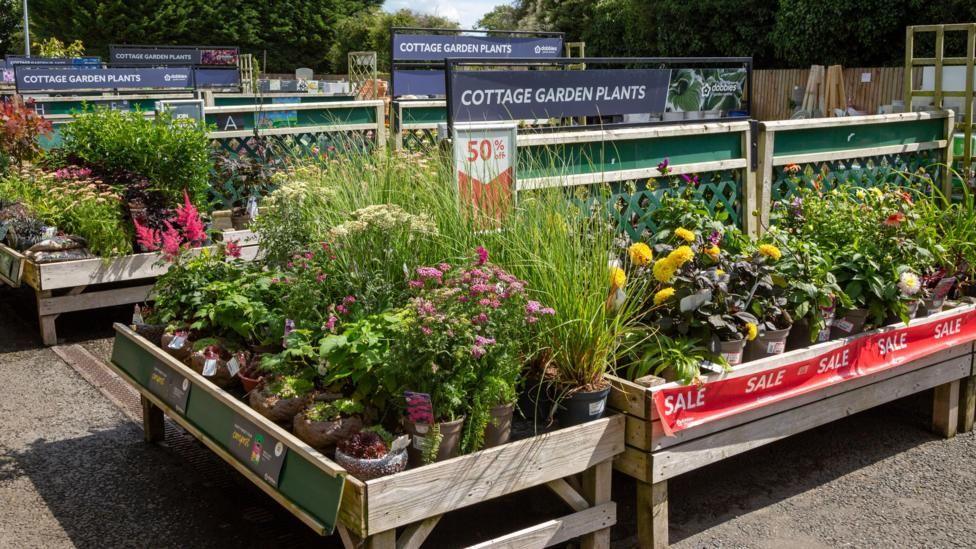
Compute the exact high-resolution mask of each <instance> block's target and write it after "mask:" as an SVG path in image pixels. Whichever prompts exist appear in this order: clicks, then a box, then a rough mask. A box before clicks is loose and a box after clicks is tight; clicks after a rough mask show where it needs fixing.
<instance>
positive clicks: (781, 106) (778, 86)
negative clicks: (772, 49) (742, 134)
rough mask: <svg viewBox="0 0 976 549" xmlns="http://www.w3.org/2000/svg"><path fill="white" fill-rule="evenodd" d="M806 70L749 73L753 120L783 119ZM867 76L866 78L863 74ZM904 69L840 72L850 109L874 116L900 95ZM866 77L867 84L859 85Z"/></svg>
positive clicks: (917, 73)
mask: <svg viewBox="0 0 976 549" xmlns="http://www.w3.org/2000/svg"><path fill="white" fill-rule="evenodd" d="M809 74H810V69H775V70H757V71H755V72H753V88H754V89H755V91H756V93H755V97H756V101H755V104H754V105H753V116H754V117H755V118H756V119H757V120H787V119H789V118H790V114H792V112H793V109H792V108H791V107H790V97H791V95H792V93H793V87H794V86H799V87H800V88H801V89H805V88H806V85H807V77H808V76H809ZM865 74H869V75H870V76H869V77H864V76H863V75H865ZM904 74H905V68H904V67H874V68H846V69H844V90H845V91H846V93H847V99H848V101H850V102H851V103H852V104H853V105H854V108H855V109H857V110H858V111H860V112H862V113H864V114H877V113H878V107H880V106H881V105H888V104H890V103H891V102H892V100H895V99H901V98H902V95H903V94H904V88H905V80H904ZM865 78H867V79H869V82H863V80H864V79H865ZM913 78H914V80H915V85H916V87H921V81H922V71H921V69H915V71H914V74H913Z"/></svg>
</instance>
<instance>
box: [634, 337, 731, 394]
mask: <svg viewBox="0 0 976 549" xmlns="http://www.w3.org/2000/svg"><path fill="white" fill-rule="evenodd" d="M703 361H708V362H712V363H714V364H719V365H723V366H726V367H727V366H728V363H727V362H726V361H725V359H724V358H722V357H721V356H719V355H716V354H714V353H711V352H709V351H708V350H707V349H705V347H703V346H702V345H701V343H700V342H699V340H697V339H692V338H686V337H675V338H671V337H667V336H660V337H655V338H652V339H651V340H650V341H648V343H647V345H645V346H644V352H643V355H642V356H641V357H640V360H637V361H634V362H632V363H631V364H630V365H629V366H628V367H627V370H626V375H627V379H638V378H641V377H644V376H647V375H654V376H659V377H665V375H667V376H668V379H675V380H677V381H679V382H681V383H684V384H688V383H691V382H692V381H693V380H694V379H696V378H697V377H698V376H699V373H700V365H701V363H702V362H703Z"/></svg>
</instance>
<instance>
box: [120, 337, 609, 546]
mask: <svg viewBox="0 0 976 549" xmlns="http://www.w3.org/2000/svg"><path fill="white" fill-rule="evenodd" d="M115 329H116V332H117V334H116V340H115V346H114V349H113V353H112V369H113V370H115V371H116V372H117V373H118V374H119V375H120V376H121V377H122V378H123V379H124V380H125V381H127V382H128V383H130V384H132V385H133V386H134V387H135V388H136V389H137V390H138V391H139V392H140V393H141V396H142V402H143V422H144V428H145V436H146V440H148V441H155V440H160V439H161V438H162V437H163V433H164V431H163V414H165V415H168V416H170V418H171V419H172V420H173V421H175V422H176V423H178V424H179V425H181V426H182V427H183V428H184V429H186V430H187V431H188V432H190V433H191V434H192V435H193V436H195V437H196V438H198V439H199V440H200V441H201V442H202V443H204V444H205V445H206V446H207V447H209V448H210V449H211V450H213V451H214V452H215V453H216V454H217V455H218V456H220V457H221V458H222V459H224V460H225V461H227V462H228V463H229V464H230V465H231V466H233V467H234V468H235V469H237V470H238V471H239V472H240V473H241V474H243V475H244V476H246V477H247V478H248V479H249V480H251V481H252V482H253V483H254V484H255V485H257V486H258V487H259V488H260V489H262V490H263V491H264V492H266V493H267V494H268V495H270V496H271V497H272V498H274V499H275V500H276V501H277V502H278V503H280V504H281V505H282V506H284V507H285V508H286V509H288V511H290V512H291V513H293V514H294V515H295V516H296V517H298V518H299V519H301V520H302V521H303V522H304V523H305V524H307V525H308V526H309V527H311V528H312V529H313V530H315V531H316V532H317V533H319V534H320V535H327V534H329V533H330V532H332V531H333V529H338V530H339V533H340V535H341V537H342V541H343V544H344V545H345V546H346V547H347V548H352V547H360V546H363V544H365V546H366V547H371V548H393V547H397V548H404V547H419V546H420V545H421V544H422V543H423V541H424V540H425V539H426V537H427V536H428V535H429V534H430V532H431V531H432V530H433V528H434V527H435V526H436V524H437V522H438V520H439V519H440V517H441V516H442V515H443V514H444V513H447V512H450V511H452V510H455V509H460V508H462V507H467V506H469V505H473V504H477V503H480V502H483V501H486V500H489V499H493V498H497V497H499V496H503V495H506V494H510V493H513V492H518V491H521V490H525V489H527V488H531V487H533V486H539V485H547V486H549V487H550V488H551V489H552V490H553V491H554V492H555V493H556V494H557V495H559V496H560V497H561V498H562V499H563V500H564V501H565V502H566V503H567V504H568V505H569V506H570V507H571V508H572V509H573V511H574V512H573V513H572V514H569V515H566V516H563V517H559V518H557V519H554V520H551V521H548V522H544V523H542V524H538V525H535V526H532V527H529V528H526V529H524V530H519V531H517V532H513V533H511V534H508V535H506V536H503V537H500V538H496V539H493V540H490V541H487V542H485V543H483V544H481V545H479V547H482V546H484V547H491V546H505V547H543V546H550V545H555V544H559V543H563V542H565V541H566V540H569V539H572V538H576V537H581V536H582V537H583V546H584V547H609V539H610V538H609V536H610V526H612V525H613V524H614V523H615V522H616V506H615V504H614V503H613V502H612V501H611V500H610V473H611V467H612V460H613V457H614V456H616V455H617V454H620V453H621V452H622V451H623V450H624V418H623V417H622V416H619V415H617V416H613V417H608V418H603V419H599V420H596V421H591V422H589V423H585V424H582V425H578V426H575V427H570V428H566V429H560V430H556V431H551V432H548V433H545V434H541V435H537V436H533V437H530V438H525V439H522V440H517V441H514V442H509V443H507V444H505V445H502V446H498V447H495V448H490V449H487V450H482V451H479V452H476V453H473V454H469V455H464V456H461V457H457V458H453V459H450V460H447V461H441V462H437V463H433V464H430V465H426V466H423V467H419V468H416V469H408V470H406V471H404V472H401V473H397V474H394V475H390V476H386V477H380V478H377V479H374V480H369V481H365V482H364V481H360V480H358V479H356V478H355V477H353V476H352V475H349V474H347V473H346V471H345V470H344V469H343V468H342V467H340V466H339V465H337V464H336V463H334V462H333V461H331V460H330V459H328V458H327V457H326V456H325V455H323V454H321V453H319V452H317V451H316V450H314V449H313V448H311V447H310V446H308V445H306V444H305V443H303V442H301V441H300V440H298V439H297V438H296V437H294V436H293V435H292V434H291V433H289V432H288V431H286V430H285V429H283V428H281V427H280V426H278V425H277V424H275V423H273V422H271V421H269V420H268V419H266V418H265V417H264V416H261V415H260V414H258V413H257V412H255V411H254V410H252V409H251V408H250V407H249V406H248V405H247V404H245V403H244V402H243V401H241V400H240V399H238V398H237V397H235V396H234V395H233V394H231V393H229V392H226V391H223V390H221V389H219V388H217V387H216V386H215V385H213V384H211V383H210V382H209V381H207V380H206V378H204V377H202V376H201V375H199V374H197V373H196V372H195V371H193V370H192V369H190V368H188V367H187V366H185V365H184V364H183V363H181V362H180V361H178V360H176V359H175V358H173V357H172V356H170V355H169V354H168V353H166V352H165V351H164V350H163V349H161V348H159V347H156V346H155V345H153V344H152V343H151V342H150V341H148V340H147V339H145V338H143V337H141V336H139V335H137V334H136V333H135V332H134V331H133V330H131V329H129V328H128V327H126V326H123V325H121V324H116V325H115ZM252 441H253V442H259V443H261V444H262V445H263V448H262V447H259V448H258V450H257V451H253V446H251V443H252ZM272 455H273V456H272ZM249 456H250V458H249ZM255 456H257V462H258V463H257V465H254V461H253V460H254V458H255ZM578 474H582V481H581V483H579V484H578V485H577V483H576V480H575V478H574V476H575V475H578ZM574 485H575V486H574ZM401 527H402V528H401ZM397 528H401V531H400V533H399V536H398V535H397Z"/></svg>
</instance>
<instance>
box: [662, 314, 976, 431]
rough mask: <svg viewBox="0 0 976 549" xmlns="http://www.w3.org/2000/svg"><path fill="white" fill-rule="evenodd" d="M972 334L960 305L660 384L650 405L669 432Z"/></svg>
mask: <svg viewBox="0 0 976 549" xmlns="http://www.w3.org/2000/svg"><path fill="white" fill-rule="evenodd" d="M973 340H976V310H973V309H972V308H966V309H965V310H964V311H961V312H959V313H957V314H954V315H946V316H944V317H941V318H938V319H936V320H933V321H931V322H925V323H923V324H917V325H915V326H906V327H903V328H898V329H895V330H888V331H883V332H878V333H874V334H871V335H866V336H862V337H858V338H855V339H853V340H851V341H850V342H848V343H846V344H845V345H842V346H840V347H832V348H830V349H827V350H825V351H824V352H823V353H821V354H818V355H816V356H813V357H811V358H806V359H804V360H799V361H797V362H793V363H790V364H785V365H783V366H779V367H776V368H770V369H767V370H761V371H757V372H755V373H753V374H751V375H741V376H738V377H731V378H727V379H717V380H714V381H707V382H705V383H703V384H700V385H688V386H680V387H668V388H664V389H660V390H658V391H656V392H655V393H654V407H655V409H656V410H657V413H658V416H659V417H660V419H661V427H662V429H663V430H664V433H665V434H666V435H668V436H672V435H674V433H676V432H678V431H682V430H684V429H688V428H690V427H695V426H698V425H702V424H704V423H708V422H710V421H716V420H718V419H721V418H724V417H729V416H732V415H735V414H740V413H743V412H746V411H748V410H752V409H755V408H759V407H762V406H765V405H767V404H771V403H773V402H779V401H782V400H786V399H789V398H793V397H796V396H799V395H802V394H806V393H809V392H811V391H816V390H818V389H822V388H824V387H827V386H829V385H833V384H836V383H841V382H843V381H846V380H849V379H854V378H858V377H864V376H868V375H872V374H876V373H878V372H881V371H883V370H887V369H889V368H893V367H895V366H898V365H900V364H905V363H908V362H912V361H914V360H918V359H921V358H924V357H926V356H928V355H931V354H933V353H936V352H938V351H941V350H944V349H948V348H950V347H954V346H956V345H961V344H965V343H969V342H971V341H973ZM733 374H734V373H733Z"/></svg>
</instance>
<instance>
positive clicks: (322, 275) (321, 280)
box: [315, 273, 325, 282]
mask: <svg viewBox="0 0 976 549" xmlns="http://www.w3.org/2000/svg"><path fill="white" fill-rule="evenodd" d="M315 280H316V281H318V282H324V281H325V273H319V276H317V277H315Z"/></svg>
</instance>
